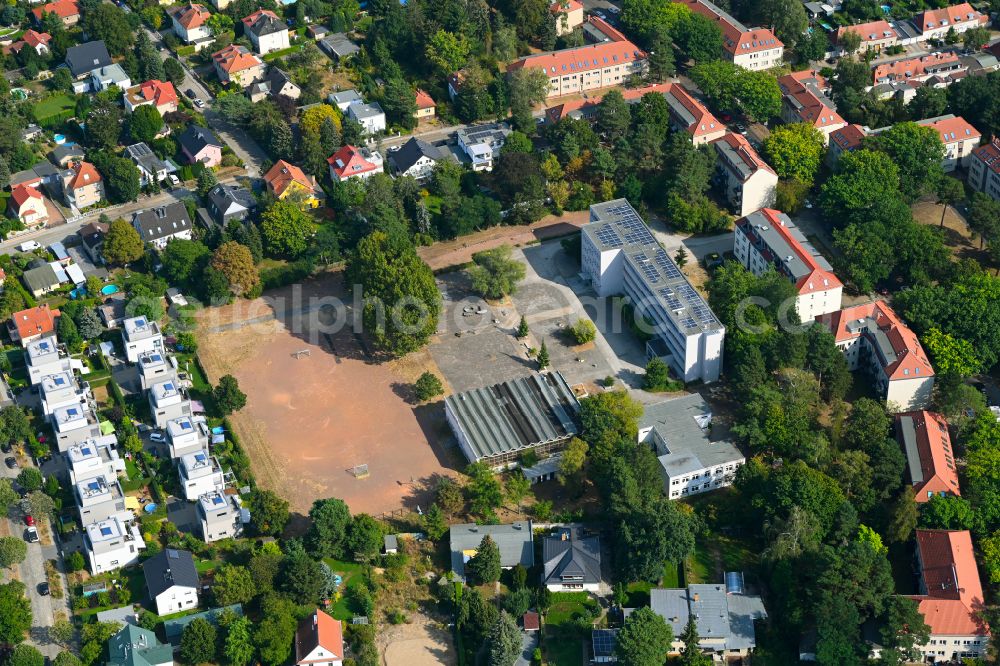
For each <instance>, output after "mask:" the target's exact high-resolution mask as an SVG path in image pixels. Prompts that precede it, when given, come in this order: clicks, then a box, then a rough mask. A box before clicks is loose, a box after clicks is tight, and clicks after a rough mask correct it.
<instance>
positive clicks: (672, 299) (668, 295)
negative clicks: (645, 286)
mask: <svg viewBox="0 0 1000 666" xmlns="http://www.w3.org/2000/svg"><path fill="white" fill-rule="evenodd" d="M660 298H662V299H663V302H664V303H666V304H667V307H668V308H670V309H671V310H680V309H681V308H682V307H684V304H683V303H681V299H679V298H677V293H676V292H675V291H674V290H673V289H670V288H668V287H664V288H663V289H661V290H660Z"/></svg>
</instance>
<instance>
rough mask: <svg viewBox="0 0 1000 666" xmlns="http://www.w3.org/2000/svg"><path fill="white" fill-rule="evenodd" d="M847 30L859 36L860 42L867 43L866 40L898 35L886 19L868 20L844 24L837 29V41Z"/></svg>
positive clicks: (878, 39)
mask: <svg viewBox="0 0 1000 666" xmlns="http://www.w3.org/2000/svg"><path fill="white" fill-rule="evenodd" d="M848 32H853V33H855V34H857V35H858V37H860V38H861V44H862V45H864V44H867V43H868V42H878V41H881V40H883V39H893V38H896V37H899V34H898V33H897V32H896V29H895V28H893V27H892V26H891V25H889V22H888V21H884V20H879V21H869V22H868V23H859V24H858V25H846V26H843V27H841V28H840V29H838V30H837V41H838V42H840V39H841V38H842V37H843V36H844V35H845V34H847V33H848Z"/></svg>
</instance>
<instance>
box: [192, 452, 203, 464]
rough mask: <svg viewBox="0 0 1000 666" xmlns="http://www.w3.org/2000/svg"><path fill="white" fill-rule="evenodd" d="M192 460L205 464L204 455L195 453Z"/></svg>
mask: <svg viewBox="0 0 1000 666" xmlns="http://www.w3.org/2000/svg"><path fill="white" fill-rule="evenodd" d="M194 459H195V460H197V461H198V462H205V454H204V453H196V454H194Z"/></svg>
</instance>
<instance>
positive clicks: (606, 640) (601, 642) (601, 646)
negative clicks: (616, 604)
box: [593, 629, 617, 657]
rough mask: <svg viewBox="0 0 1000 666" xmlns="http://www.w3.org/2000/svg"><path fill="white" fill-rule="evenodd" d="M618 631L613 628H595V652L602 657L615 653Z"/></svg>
mask: <svg viewBox="0 0 1000 666" xmlns="http://www.w3.org/2000/svg"><path fill="white" fill-rule="evenodd" d="M616 633H617V632H615V631H613V630H611V629H594V633H593V642H594V654H595V655H598V656H602V657H605V656H610V655H613V654H614V652H615V634H616Z"/></svg>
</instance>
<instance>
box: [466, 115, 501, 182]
mask: <svg viewBox="0 0 1000 666" xmlns="http://www.w3.org/2000/svg"><path fill="white" fill-rule="evenodd" d="M508 134H510V128H508V127H507V126H506V125H504V124H502V123H490V124H488V125H475V126H473V127H466V128H463V129H460V130H458V131H457V132H455V139H456V141H457V142H458V147H459V148H461V149H462V152H464V153H465V154H466V155H467V156H468V158H469V160H470V161H471V162H472V170H473V171H492V170H493V160H494V159H496V157H497V156H499V155H500V149H501V148H503V144H504V141H506V139H507V135H508Z"/></svg>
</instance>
